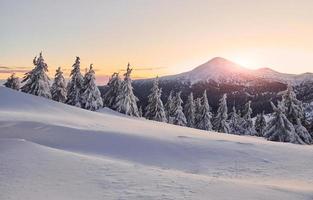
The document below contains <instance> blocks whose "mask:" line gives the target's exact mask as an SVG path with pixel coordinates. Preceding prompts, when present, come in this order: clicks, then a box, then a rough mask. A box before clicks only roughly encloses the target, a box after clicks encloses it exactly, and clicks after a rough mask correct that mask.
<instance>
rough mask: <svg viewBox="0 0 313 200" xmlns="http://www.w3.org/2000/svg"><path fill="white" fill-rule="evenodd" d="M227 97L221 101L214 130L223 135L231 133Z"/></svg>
mask: <svg viewBox="0 0 313 200" xmlns="http://www.w3.org/2000/svg"><path fill="white" fill-rule="evenodd" d="M226 99H227V95H226V94H224V95H223V97H222V98H221V99H220V101H219V108H218V110H217V114H216V117H215V119H214V121H213V126H214V130H215V131H217V132H221V133H229V125H228V123H227V118H228V114H227V101H226Z"/></svg>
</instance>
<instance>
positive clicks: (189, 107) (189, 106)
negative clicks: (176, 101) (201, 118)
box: [184, 92, 196, 128]
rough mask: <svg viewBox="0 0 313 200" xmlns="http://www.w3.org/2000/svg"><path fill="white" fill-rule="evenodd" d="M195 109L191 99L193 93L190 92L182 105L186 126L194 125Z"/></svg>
mask: <svg viewBox="0 0 313 200" xmlns="http://www.w3.org/2000/svg"><path fill="white" fill-rule="evenodd" d="M195 111H196V110H195V102H194V100H193V93H192V92H191V93H190V94H189V96H188V99H187V102H186V104H185V107H184V112H185V116H186V119H187V126H188V127H192V128H193V127H195Z"/></svg>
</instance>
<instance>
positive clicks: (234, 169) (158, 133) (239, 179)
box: [0, 87, 313, 200]
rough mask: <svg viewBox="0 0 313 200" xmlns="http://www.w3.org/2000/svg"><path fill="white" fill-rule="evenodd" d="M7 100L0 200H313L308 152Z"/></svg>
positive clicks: (1, 106) (0, 93)
mask: <svg viewBox="0 0 313 200" xmlns="http://www.w3.org/2000/svg"><path fill="white" fill-rule="evenodd" d="M0 97H1V100H0V160H1V165H0V199H11V200H19V199H33V200H37V199H38V200H39V199H46V200H52V199H77V200H80V199H93V200H98V199H99V200H100V199H208V198H210V199H212V200H222V199H229V198H230V197H231V199H233V200H239V199H269V200H271V199H286V200H289V199H290V200H291V199H310V198H311V197H312V193H313V177H312V173H313V169H312V166H313V160H312V154H313V149H312V148H309V147H308V146H302V145H293V144H286V143H275V142H269V141H266V140H265V139H264V138H257V137H249V136H236V135H228V134H221V133H214V132H207V131H201V130H196V129H191V128H186V127H179V126H174V125H170V124H165V123H159V122H155V121H149V120H145V119H138V118H132V117H125V115H121V114H117V113H115V112H114V111H110V110H107V109H105V110H101V111H99V112H98V113H97V112H91V111H87V110H83V109H80V108H76V107H73V106H69V105H66V104H62V103H58V102H54V101H51V100H48V99H45V98H41V97H37V96H33V95H29V94H25V93H22V92H17V91H14V90H11V89H8V88H4V87H0ZM299 169H301V170H299Z"/></svg>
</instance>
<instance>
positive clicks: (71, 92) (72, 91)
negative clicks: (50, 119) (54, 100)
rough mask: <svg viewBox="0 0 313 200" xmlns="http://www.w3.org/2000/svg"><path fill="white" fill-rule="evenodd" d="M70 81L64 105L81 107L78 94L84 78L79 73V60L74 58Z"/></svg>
mask: <svg viewBox="0 0 313 200" xmlns="http://www.w3.org/2000/svg"><path fill="white" fill-rule="evenodd" d="M72 67H73V69H72V71H71V75H70V80H69V82H68V84H67V100H66V103H67V104H69V105H73V106H76V107H81V106H82V105H81V102H80V93H81V90H82V88H83V83H84V77H83V76H82V74H81V72H80V58H79V57H76V60H75V63H74V64H73V66H72Z"/></svg>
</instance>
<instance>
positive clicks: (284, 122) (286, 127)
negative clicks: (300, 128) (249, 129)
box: [264, 102, 305, 144]
mask: <svg viewBox="0 0 313 200" xmlns="http://www.w3.org/2000/svg"><path fill="white" fill-rule="evenodd" d="M271 105H272V108H273V110H274V117H273V118H272V119H271V120H270V121H269V123H268V126H267V127H266V129H265V132H264V137H265V138H267V139H268V140H271V141H278V142H290V143H295V144H305V143H304V142H303V141H302V139H301V138H300V137H299V136H298V134H297V133H296V131H295V128H294V126H293V125H292V123H291V122H290V121H289V120H288V118H287V117H286V115H285V114H284V113H285V109H286V107H285V106H284V104H283V103H282V102H278V106H277V107H276V106H275V105H274V104H273V103H272V102H271Z"/></svg>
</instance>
